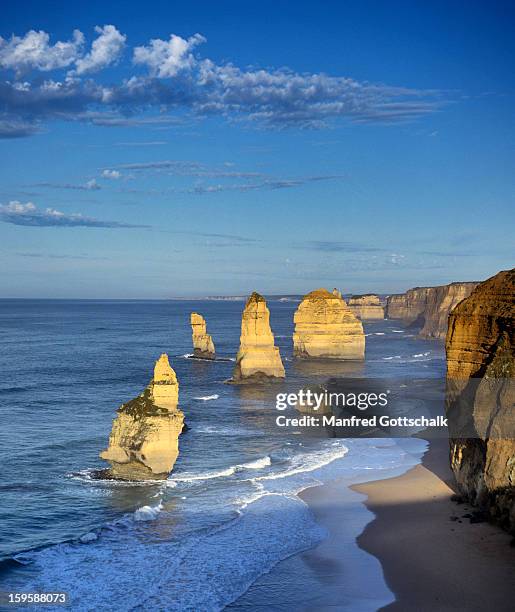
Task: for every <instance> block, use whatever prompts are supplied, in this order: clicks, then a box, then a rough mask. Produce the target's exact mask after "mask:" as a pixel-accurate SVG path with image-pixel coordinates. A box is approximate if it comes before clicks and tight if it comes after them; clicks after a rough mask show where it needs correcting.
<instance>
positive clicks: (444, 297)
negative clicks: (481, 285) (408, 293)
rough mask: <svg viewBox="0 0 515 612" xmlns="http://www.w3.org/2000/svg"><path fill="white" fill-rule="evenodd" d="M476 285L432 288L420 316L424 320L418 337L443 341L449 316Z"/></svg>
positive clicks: (467, 284) (453, 284)
mask: <svg viewBox="0 0 515 612" xmlns="http://www.w3.org/2000/svg"><path fill="white" fill-rule="evenodd" d="M477 285H478V283H451V284H450V285H442V286H441V287H432V288H431V291H429V293H428V295H427V300H426V307H425V309H424V312H423V313H422V315H421V316H422V317H423V318H424V326H423V327H422V329H421V330H420V336H421V337H422V338H440V339H445V336H446V334H447V321H448V319H449V314H450V313H451V311H452V310H453V309H454V308H455V307H456V306H457V305H458V304H459V303H460V302H461V301H462V300H464V299H465V298H467V297H468V296H469V295H470V294H471V293H472V291H473V289H475V288H476V287H477Z"/></svg>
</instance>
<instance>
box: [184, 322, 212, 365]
mask: <svg viewBox="0 0 515 612" xmlns="http://www.w3.org/2000/svg"><path fill="white" fill-rule="evenodd" d="M190 322H191V329H192V332H193V333H192V338H193V356H194V357H198V358H199V359H214V358H215V345H214V343H213V339H212V338H211V336H210V335H209V334H208V333H207V328H206V321H205V319H204V317H203V316H202V315H201V314H198V313H197V312H192V313H191V316H190Z"/></svg>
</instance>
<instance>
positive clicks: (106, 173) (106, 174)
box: [102, 169, 122, 180]
mask: <svg viewBox="0 0 515 612" xmlns="http://www.w3.org/2000/svg"><path fill="white" fill-rule="evenodd" d="M121 176H122V173H121V172H119V171H118V170H108V169H106V170H103V171H102V178H105V179H111V180H117V179H119V178H121Z"/></svg>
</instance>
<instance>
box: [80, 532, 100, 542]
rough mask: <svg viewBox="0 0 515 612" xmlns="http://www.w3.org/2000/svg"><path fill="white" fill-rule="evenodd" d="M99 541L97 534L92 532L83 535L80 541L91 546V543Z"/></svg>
mask: <svg viewBox="0 0 515 612" xmlns="http://www.w3.org/2000/svg"><path fill="white" fill-rule="evenodd" d="M97 539H98V536H97V534H96V533H95V532H94V531H90V532H89V533H85V534H84V535H82V536H81V537H80V538H79V540H80V542H81V544H89V542H94V541H95V540H97Z"/></svg>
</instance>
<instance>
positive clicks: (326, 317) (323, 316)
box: [293, 289, 365, 359]
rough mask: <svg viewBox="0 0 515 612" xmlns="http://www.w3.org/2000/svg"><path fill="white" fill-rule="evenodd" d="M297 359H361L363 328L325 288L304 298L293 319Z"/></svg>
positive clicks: (341, 301)
mask: <svg viewBox="0 0 515 612" xmlns="http://www.w3.org/2000/svg"><path fill="white" fill-rule="evenodd" d="M293 320H294V322H295V332H294V334H293V352H294V355H296V356H297V357H316V358H329V359H364V358H365V334H364V333H363V325H362V324H361V322H360V321H359V320H358V319H357V318H356V316H355V315H354V314H353V313H352V311H351V310H350V308H349V307H348V306H347V304H346V303H345V300H343V299H342V298H341V297H338V296H337V295H334V294H333V293H329V291H327V290H326V289H317V290H316V291H312V292H311V293H308V294H307V295H306V296H304V299H303V300H302V302H301V303H300V305H299V307H298V308H297V311H296V312H295V315H294V318H293Z"/></svg>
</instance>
